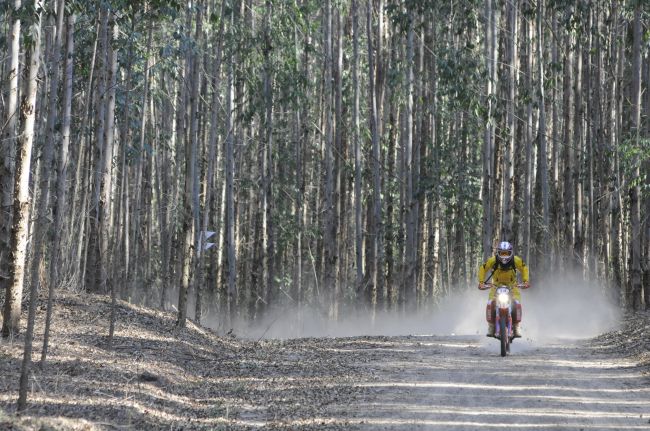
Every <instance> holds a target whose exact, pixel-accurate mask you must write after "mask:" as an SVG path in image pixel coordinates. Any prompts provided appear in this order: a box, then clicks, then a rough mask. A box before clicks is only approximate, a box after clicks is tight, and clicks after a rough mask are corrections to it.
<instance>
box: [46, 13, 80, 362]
mask: <svg viewBox="0 0 650 431" xmlns="http://www.w3.org/2000/svg"><path fill="white" fill-rule="evenodd" d="M62 2H63V1H62ZM63 3H64V2H63ZM62 9H64V8H62ZM75 21H76V17H75V15H74V14H70V15H68V16H67V19H66V33H65V34H66V55H65V68H64V71H65V74H64V78H65V81H64V85H63V107H62V108H63V115H62V127H61V146H60V148H59V158H58V166H57V177H56V188H55V190H56V191H55V201H54V204H53V207H54V227H53V234H52V235H53V238H52V249H51V252H50V259H51V261H50V272H49V278H50V279H49V290H48V296H47V314H46V317H45V330H44V333H43V349H42V351H41V364H44V363H45V360H46V358H47V353H48V347H49V338H50V329H51V325H52V312H53V308H54V295H55V288H58V286H59V282H60V280H61V269H60V268H59V265H60V263H61V261H62V259H61V255H62V253H63V250H62V247H61V240H62V237H63V233H62V231H63V229H64V224H65V219H64V217H65V208H66V205H67V203H68V202H67V199H68V198H67V189H68V186H67V182H68V164H69V146H70V130H71V123H72V121H71V118H72V89H73V77H74V63H73V61H74V27H75Z"/></svg>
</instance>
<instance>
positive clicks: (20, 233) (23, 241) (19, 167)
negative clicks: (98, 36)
mask: <svg viewBox="0 0 650 431" xmlns="http://www.w3.org/2000/svg"><path fill="white" fill-rule="evenodd" d="M27 5H28V6H31V10H32V11H33V15H31V16H30V17H29V18H30V20H29V21H27V22H26V23H25V24H26V25H25V27H24V34H23V42H24V44H25V54H26V55H25V69H24V78H23V84H24V91H23V92H22V101H21V103H20V110H19V112H18V114H19V131H20V134H19V135H18V145H17V148H16V161H15V172H16V175H15V182H14V187H13V193H14V196H13V208H12V210H13V216H12V226H11V243H10V244H11V246H10V256H11V260H10V262H9V274H8V282H7V286H6V293H5V304H4V311H3V319H2V336H3V337H5V338H6V337H9V336H10V335H15V334H17V333H18V332H19V331H20V320H21V304H22V297H23V282H24V279H25V275H26V272H27V271H26V270H27V268H28V266H27V234H28V230H29V217H30V198H29V197H30V194H29V193H30V189H29V182H30V173H31V163H32V160H31V157H32V149H33V144H34V130H35V123H36V112H35V111H36V94H37V91H38V70H39V67H40V53H41V13H42V7H43V5H42V3H40V2H39V1H32V2H30V3H28V4H27ZM14 28H15V27H14ZM36 293H37V291H36V289H35V286H32V295H31V296H30V320H29V322H28V325H30V326H28V329H27V335H26V339H25V359H24V360H23V366H22V371H21V376H22V375H23V374H24V377H21V382H22V380H23V379H24V386H25V388H24V390H23V391H21V394H22V396H21V397H20V399H21V400H23V401H22V403H21V402H19V408H20V409H24V407H25V405H24V398H25V396H26V391H27V373H28V371H29V370H28V367H29V361H31V348H32V346H31V337H32V334H33V326H34V322H33V320H34V313H35V307H36ZM30 330H31V332H30ZM28 353H29V354H28ZM22 386H23V384H21V387H22ZM23 392H24V393H23Z"/></svg>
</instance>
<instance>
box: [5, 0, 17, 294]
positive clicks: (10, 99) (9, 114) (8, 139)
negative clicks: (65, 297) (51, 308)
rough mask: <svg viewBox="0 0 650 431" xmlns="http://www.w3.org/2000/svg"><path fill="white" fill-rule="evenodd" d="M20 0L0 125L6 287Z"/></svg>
mask: <svg viewBox="0 0 650 431" xmlns="http://www.w3.org/2000/svg"><path fill="white" fill-rule="evenodd" d="M21 5H22V1H21V0H14V1H13V2H12V9H11V10H10V11H9V14H8V16H9V17H10V19H11V30H10V33H9V43H8V45H7V54H6V55H7V56H6V68H5V75H6V76H7V78H6V81H5V82H6V85H5V88H4V90H5V92H4V97H5V98H6V102H5V105H4V114H5V115H4V117H3V118H2V122H3V127H2V133H1V134H0V152H1V153H2V156H1V157H2V159H1V160H0V193H1V194H0V250H1V251H0V289H2V290H5V289H7V288H8V283H9V275H8V272H9V265H10V256H9V253H8V250H10V246H11V242H10V239H9V238H10V237H11V235H10V232H11V215H12V208H13V203H12V201H13V187H14V157H15V156H14V153H15V150H16V130H17V128H16V125H17V123H18V121H17V119H18V85H19V83H18V76H19V74H20V62H19V58H20V24H21V20H20V17H21V15H20V8H21Z"/></svg>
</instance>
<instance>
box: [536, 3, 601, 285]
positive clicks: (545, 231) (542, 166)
mask: <svg viewBox="0 0 650 431" xmlns="http://www.w3.org/2000/svg"><path fill="white" fill-rule="evenodd" d="M543 14H544V0H537V68H538V75H539V76H538V80H539V83H538V84H539V89H538V96H537V97H538V109H539V130H538V132H537V134H538V136H539V166H538V170H539V172H540V176H541V180H542V181H541V182H542V184H541V186H542V226H541V231H542V244H550V239H551V238H550V236H549V190H548V166H547V160H548V159H547V157H548V156H547V154H546V101H545V98H544V84H545V79H544V63H545V61H544V51H543V48H542V47H543V40H542V38H543V36H544V33H543V30H542V19H543ZM530 126H531V125H529V127H530ZM553 126H554V127H555V125H553ZM592 229H595V226H592ZM540 255H541V256H544V258H543V259H541V260H540V263H541V266H540V268H539V271H540V272H541V273H545V272H546V271H545V269H546V268H547V267H548V261H547V260H548V257H547V256H546V254H545V253H540Z"/></svg>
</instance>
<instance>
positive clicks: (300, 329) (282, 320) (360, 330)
mask: <svg viewBox="0 0 650 431" xmlns="http://www.w3.org/2000/svg"><path fill="white" fill-rule="evenodd" d="M611 293H612V292H611V291H610V290H607V289H606V288H605V287H603V286H601V285H599V284H598V283H595V282H587V281H584V280H583V279H582V277H577V276H567V275H564V276H561V277H560V276H556V277H554V278H553V279H551V280H548V281H546V282H540V283H539V284H533V287H532V288H531V289H529V290H525V291H523V292H522V303H523V319H522V331H523V333H524V334H523V335H524V339H523V340H519V343H518V344H519V346H521V347H524V346H525V344H526V343H531V342H532V343H534V344H535V345H540V344H543V343H545V342H547V341H549V342H550V341H551V340H553V341H555V342H556V341H557V340H558V339H580V338H589V337H593V336H596V335H598V334H600V333H602V332H605V331H607V330H610V329H613V328H614V327H615V326H616V323H617V322H618V320H619V319H618V318H619V315H620V312H619V311H618V310H619V309H618V307H617V306H616V305H615V304H614V302H615V301H613V300H612V294H611ZM487 297H488V294H487V292H486V291H479V290H478V289H476V287H475V286H473V285H472V286H457V287H456V288H455V289H453V290H452V293H451V294H449V295H447V296H446V297H444V298H443V299H442V300H441V301H440V302H439V303H438V304H436V305H433V306H431V307H430V310H428V311H426V312H420V313H417V314H410V315H405V314H403V313H397V312H395V313H385V312H378V313H376V314H375V315H374V316H373V315H372V314H371V313H368V312H359V311H351V312H346V310H341V312H340V317H339V319H338V320H337V321H331V320H330V319H329V318H328V316H327V313H326V312H325V311H323V310H322V309H319V308H317V307H303V308H302V309H298V308H295V307H294V308H289V307H285V308H281V309H278V310H275V311H272V312H269V313H267V315H266V316H265V317H264V318H263V319H259V320H258V321H257V322H255V323H254V324H250V323H247V322H243V321H239V322H237V321H236V322H233V332H234V334H235V335H237V336H239V337H244V338H250V339H264V338H269V339H270V338H274V339H289V338H304V337H352V336H404V335H441V336H447V335H472V336H476V335H480V336H481V337H483V336H484V334H485V331H486V326H487V324H486V321H485V304H486V303H487ZM484 338H485V337H484ZM489 341H490V339H486V342H489Z"/></svg>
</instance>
